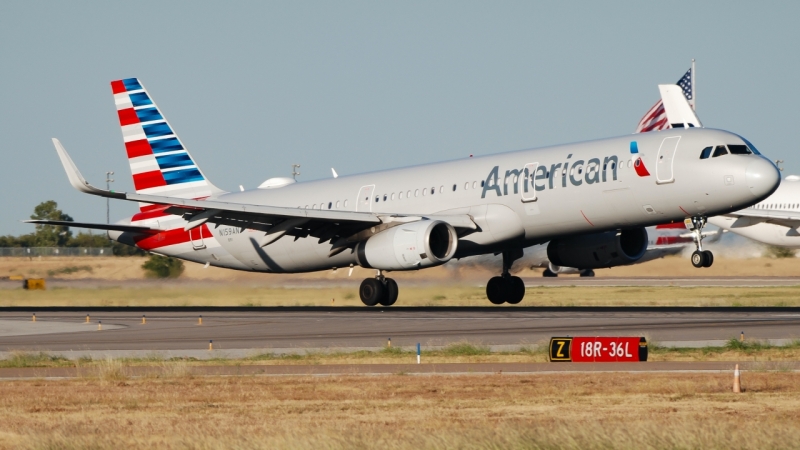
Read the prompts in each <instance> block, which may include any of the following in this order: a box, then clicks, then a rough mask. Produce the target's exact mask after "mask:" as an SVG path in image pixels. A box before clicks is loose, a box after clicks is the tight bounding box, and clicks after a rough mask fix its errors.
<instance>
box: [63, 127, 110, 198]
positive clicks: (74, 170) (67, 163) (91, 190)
mask: <svg viewBox="0 0 800 450" xmlns="http://www.w3.org/2000/svg"><path fill="white" fill-rule="evenodd" d="M53 145H54V146H55V147H56V152H57V153H58V157H59V158H60V159H61V164H62V165H63V166H64V171H66V172H67V178H69V184H71V185H72V187H74V188H75V189H77V190H79V191H81V192H84V193H86V194H92V195H99V196H101V197H118V198H125V194H121V193H116V192H111V191H106V190H103V189H98V188H96V187H94V186H92V185H91V184H89V182H88V181H86V178H83V175H81V172H80V170H78V167H77V166H76V165H75V163H74V162H72V158H70V157H69V154H68V153H67V151H66V150H65V149H64V146H63V145H61V142H60V141H59V140H58V139H56V138H53Z"/></svg>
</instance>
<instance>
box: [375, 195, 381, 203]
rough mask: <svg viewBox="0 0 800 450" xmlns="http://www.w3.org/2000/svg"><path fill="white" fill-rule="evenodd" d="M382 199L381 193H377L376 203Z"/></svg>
mask: <svg viewBox="0 0 800 450" xmlns="http://www.w3.org/2000/svg"><path fill="white" fill-rule="evenodd" d="M380 200H381V196H380V195H376V196H375V203H378V202H379V201H380Z"/></svg>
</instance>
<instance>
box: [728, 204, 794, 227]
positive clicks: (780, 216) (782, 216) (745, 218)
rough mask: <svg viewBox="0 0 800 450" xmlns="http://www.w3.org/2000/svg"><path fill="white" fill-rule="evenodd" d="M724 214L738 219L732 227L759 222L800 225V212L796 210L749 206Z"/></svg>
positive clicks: (785, 225) (790, 225)
mask: <svg viewBox="0 0 800 450" xmlns="http://www.w3.org/2000/svg"><path fill="white" fill-rule="evenodd" d="M723 216H724V217H731V218H734V219H736V220H735V221H734V222H733V223H732V224H731V225H730V228H744V227H749V226H751V225H755V224H758V223H774V224H776V225H781V226H784V227H787V228H798V227H800V213H798V212H796V211H781V210H777V209H752V208H747V209H743V210H741V211H736V212H732V213H730V214H724V215H723Z"/></svg>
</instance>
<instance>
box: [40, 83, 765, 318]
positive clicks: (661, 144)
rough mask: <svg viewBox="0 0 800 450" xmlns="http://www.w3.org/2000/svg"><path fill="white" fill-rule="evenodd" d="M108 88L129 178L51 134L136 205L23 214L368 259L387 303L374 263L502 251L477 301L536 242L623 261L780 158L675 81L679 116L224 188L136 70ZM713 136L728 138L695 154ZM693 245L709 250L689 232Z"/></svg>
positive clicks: (352, 260) (664, 89) (371, 289)
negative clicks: (608, 132)
mask: <svg viewBox="0 0 800 450" xmlns="http://www.w3.org/2000/svg"><path fill="white" fill-rule="evenodd" d="M111 88H112V92H113V95H114V101H115V104H116V107H117V114H118V117H119V121H120V126H121V129H122V135H123V141H124V143H125V149H126V152H127V155H128V159H129V162H130V167H131V172H132V174H133V181H134V188H135V192H134V193H126V192H115V191H108V190H103V189H100V188H97V187H95V186H93V185H91V184H89V182H88V181H86V179H85V178H84V177H83V176H82V175H81V173H80V171H79V170H78V168H77V166H76V165H75V163H74V162H73V161H72V159H71V157H70V156H69V154H68V153H67V151H66V150H65V149H64V147H63V145H62V144H61V143H60V142H59V141H58V140H57V139H55V138H54V139H53V144H54V146H55V148H56V152H57V153H58V156H59V158H60V160H61V163H62V165H63V166H64V169H65V171H66V173H67V177H68V179H69V181H70V184H71V185H72V186H73V187H74V188H76V189H77V190H79V191H81V192H84V193H87V194H91V195H97V196H101V197H106V198H112V199H118V200H124V201H134V202H139V205H140V212H138V213H137V214H135V215H133V216H132V217H130V218H128V219H125V220H122V221H120V222H118V223H115V224H110V225H108V224H95V223H79V222H66V223H64V222H60V221H49V220H32V221H27V222H30V223H34V224H45V225H66V226H72V227H84V228H93V229H102V230H106V231H107V233H108V236H109V238H111V239H113V240H115V241H118V242H121V243H124V244H128V245H133V246H136V247H138V248H141V249H144V250H147V251H150V252H153V253H157V254H161V255H167V256H172V257H176V258H181V259H185V260H189V261H194V262H198V263H201V264H209V265H213V266H218V267H226V268H230V269H236V270H247V271H256V272H274V273H297V272H311V271H319V270H330V269H336V268H344V267H350V268H352V267H354V266H355V265H359V266H361V267H365V268H372V269H375V270H376V275H375V277H374V278H366V279H365V280H363V281H362V283H361V285H360V287H359V296H360V298H361V301H362V302H363V303H364V304H365V305H367V306H375V305H377V304H380V305H383V306H390V305H392V304H394V303H395V302H396V300H397V298H398V292H399V288H398V286H397V283H396V282H395V281H394V280H393V279H391V278H389V277H386V276H385V275H384V273H385V272H390V271H401V270H419V269H424V268H428V267H433V266H438V265H442V264H445V263H447V262H448V261H451V260H452V259H454V258H463V257H467V256H473V255H481V254H489V253H493V254H502V259H503V264H502V266H503V269H502V273H501V274H500V276H495V277H493V278H491V279H490V280H489V281H488V283H487V285H486V295H487V298H488V300H489V301H490V302H491V303H492V304H496V305H499V304H502V303H509V304H517V303H519V302H520V301H522V299H523V297H524V295H525V285H524V283H523V281H522V279H520V278H519V277H516V276H511V274H510V273H509V268H510V267H511V265H512V263H513V262H514V261H515V260H516V259H518V258H520V257H521V256H522V255H523V249H524V248H526V247H530V246H532V245H536V244H541V243H545V242H548V241H549V244H548V246H547V248H548V256H549V257H550V260H551V261H552V262H553V263H554V264H557V265H560V266H570V267H583V268H588V269H595V268H602V267H612V266H616V265H621V264H629V263H631V262H634V261H636V260H638V259H640V258H641V257H642V255H643V254H644V252H645V250H646V248H647V233H646V231H645V227H647V226H653V225H657V224H661V223H674V222H683V221H684V220H689V221H690V222H691V223H692V225H693V233H694V234H695V235H698V234H700V233H702V228H703V226H705V224H706V219H707V217H709V216H715V215H721V214H728V213H731V212H733V211H738V210H741V209H743V208H746V207H747V206H749V205H752V204H755V203H758V202H761V201H762V200H764V199H765V198H767V197H768V196H769V195H770V194H772V192H773V191H774V190H775V189H776V188H777V186H778V184H779V182H780V175H779V172H778V169H777V167H776V166H775V165H774V164H773V163H772V161H770V160H769V159H767V158H766V157H764V156H761V154H760V153H759V152H758V150H757V149H756V148H755V147H754V146H752V144H750V143H749V142H747V141H746V140H745V139H744V138H742V137H741V136H739V135H737V134H734V133H731V132H728V131H723V130H715V129H707V128H702V127H701V126H698V125H699V120H697V119H696V117H695V116H694V114H693V112H692V111H691V108H690V107H689V105H688V104H687V103H686V99H685V98H684V97H683V94H680V91H679V90H678V91H677V93H676V91H675V89H674V88H677V86H674V85H673V86H670V85H662V86H659V90H660V91H661V94H662V98H664V102H665V105H666V104H670V105H671V106H670V107H671V108H677V111H678V115H677V116H676V117H683V119H681V120H683V123H676V124H674V125H675V127H673V129H670V130H667V131H660V132H652V133H644V134H641V135H634V136H631V135H627V136H621V137H613V138H606V139H600V140H593V141H586V142H579V143H574V144H566V145H557V146H551V147H543V148H536V149H528V150H520V151H512V152H507V153H500V154H494V155H488V156H482V157H475V158H465V159H458V160H453V161H445V162H438V163H432V164H425V165H418V166H412V167H405V168H400V169H392V170H382V171H378V172H370V173H365V174H359V175H350V176H343V175H340V176H338V177H336V178H332V179H323V180H316V181H310V182H302V183H297V182H295V180H294V179H291V178H272V179H269V180H267V181H265V182H264V183H263V184H262V185H260V186H259V187H258V188H256V189H251V190H245V191H242V192H225V191H223V190H221V189H219V188H218V187H216V186H215V185H214V184H212V183H211V182H210V181H209V180H208V178H207V177H206V176H205V174H204V173H203V171H202V170H201V169H200V168H199V166H198V165H197V164H196V162H195V160H194V158H193V157H192V156H191V155H190V154H189V153H188V151H187V149H186V147H185V146H184V145H183V143H182V141H181V140H180V139H179V138H178V136H177V134H176V133H175V131H174V129H173V128H172V127H171V126H170V125H169V123H168V122H167V120H166V118H165V116H164V114H163V113H162V110H161V109H160V108H158V107H157V106H156V104H155V102H154V101H153V99H152V96H151V95H150V94H149V93H148V92H147V90H146V89H145V88H144V86H143V85H142V84H141V82H140V81H139V80H138V79H137V78H128V79H123V80H117V81H113V82H111ZM678 94H679V97H678ZM681 102H682V103H681ZM687 110H688V111H687ZM681 114H683V115H682V116H681ZM678 125H680V126H681V127H680V128H678ZM720 145H722V146H724V145H727V146H728V147H732V146H733V147H735V148H737V149H741V151H738V152H737V153H736V154H731V155H728V156H726V157H722V158H710V159H699V158H698V153H699V152H700V151H701V150H702V149H704V148H707V147H709V146H720ZM695 254H697V255H699V258H700V260H701V262H704V263H707V262H709V261H712V260H713V255H712V254H711V252H709V251H707V250H706V251H704V250H702V248H701V247H700V244H699V242H698V246H697V251H696V252H695Z"/></svg>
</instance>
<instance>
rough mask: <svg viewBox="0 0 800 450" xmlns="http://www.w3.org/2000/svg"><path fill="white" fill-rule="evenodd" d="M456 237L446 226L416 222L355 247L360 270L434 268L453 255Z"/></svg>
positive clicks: (441, 223) (391, 230)
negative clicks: (362, 268)
mask: <svg viewBox="0 0 800 450" xmlns="http://www.w3.org/2000/svg"><path fill="white" fill-rule="evenodd" d="M457 246H458V235H456V230H455V228H453V226H452V225H450V224H449V223H447V222H442V221H440V220H419V221H416V222H411V223H405V224H402V225H398V226H396V227H392V228H389V229H388V230H384V231H381V232H380V233H378V234H376V235H374V236H372V237H370V238H369V239H367V240H366V241H364V242H360V243H359V244H358V245H357V246H356V260H357V261H358V264H360V265H361V266H362V267H367V268H373V269H381V270H414V269H420V268H423V267H432V266H438V265H441V264H444V263H446V262H447V261H450V259H451V258H452V257H453V255H455V254H456V247H457Z"/></svg>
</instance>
